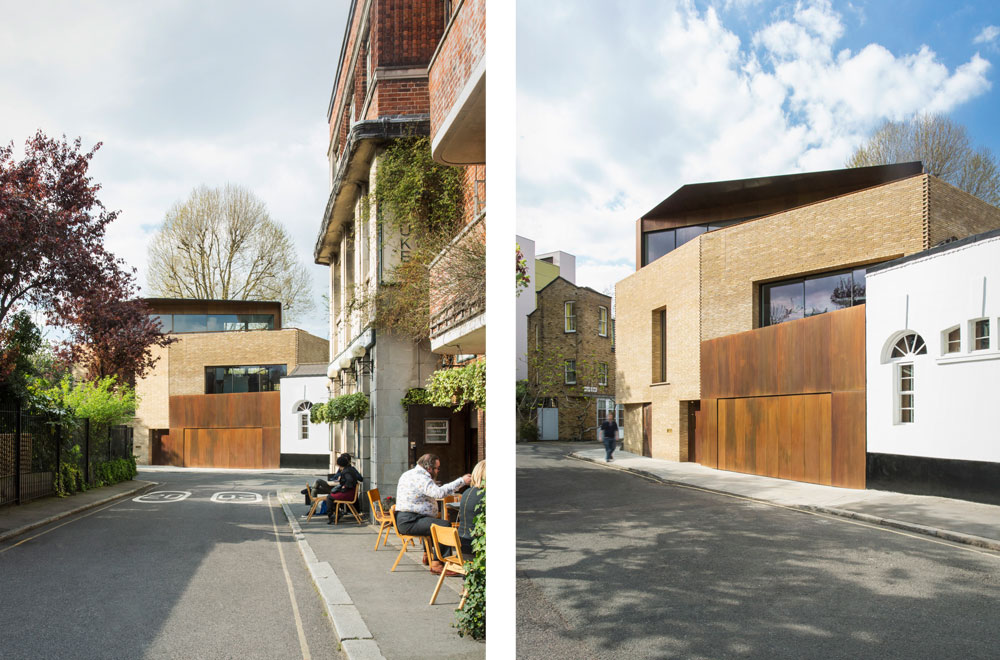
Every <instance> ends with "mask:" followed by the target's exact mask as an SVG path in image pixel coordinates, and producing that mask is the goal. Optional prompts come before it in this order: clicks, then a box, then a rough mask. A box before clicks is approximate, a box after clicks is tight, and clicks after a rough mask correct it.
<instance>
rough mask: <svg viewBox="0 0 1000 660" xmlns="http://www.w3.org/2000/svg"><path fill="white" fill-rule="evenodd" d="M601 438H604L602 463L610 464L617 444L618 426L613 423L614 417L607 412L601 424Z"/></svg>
mask: <svg viewBox="0 0 1000 660" xmlns="http://www.w3.org/2000/svg"><path fill="white" fill-rule="evenodd" d="M601 437H602V438H604V462H605V463H610V462H611V461H613V460H614V458H613V457H612V454H614V453H615V445H616V444H618V424H617V423H616V422H615V415H614V413H612V412H610V411H609V412H608V417H607V419H605V420H604V421H603V422H601Z"/></svg>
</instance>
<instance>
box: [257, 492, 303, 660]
mask: <svg viewBox="0 0 1000 660" xmlns="http://www.w3.org/2000/svg"><path fill="white" fill-rule="evenodd" d="M267 511H268V513H270V514H271V527H272V528H274V540H275V541H277V543H276V545H277V546H278V557H280V558H281V570H283V571H284V572H285V583H286V584H288V597H289V598H291V599H292V613H293V614H294V615H295V630H296V631H297V632H298V633H299V648H300V649H302V660H312V656H311V655H310V654H309V643H308V642H307V641H306V631H305V629H304V628H303V627H302V617H301V616H299V605H298V603H296V602H295V587H293V586H292V576H291V575H290V574H289V573H288V564H286V563H285V551H284V550H282V549H281V535H280V534H278V523H276V522H275V520H274V506H272V505H271V493H268V494H267Z"/></svg>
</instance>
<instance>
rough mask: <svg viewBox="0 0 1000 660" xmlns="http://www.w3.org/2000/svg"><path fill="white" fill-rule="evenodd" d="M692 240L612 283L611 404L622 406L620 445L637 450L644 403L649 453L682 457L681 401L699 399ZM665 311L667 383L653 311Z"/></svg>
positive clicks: (696, 261)
mask: <svg viewBox="0 0 1000 660" xmlns="http://www.w3.org/2000/svg"><path fill="white" fill-rule="evenodd" d="M699 257H700V253H699V245H698V241H697V240H695V241H690V242H688V243H685V244H684V245H682V246H681V247H679V248H677V249H676V250H674V251H673V252H671V253H670V254H669V255H667V256H666V257H663V258H662V259H658V260H656V261H654V262H653V263H651V264H649V265H648V266H646V267H645V268H643V269H642V270H640V271H638V272H637V273H635V274H634V275H631V276H630V277H627V278H626V279H624V280H622V281H621V282H619V283H618V285H617V286H616V287H615V296H616V297H615V301H616V305H615V317H616V318H615V334H616V341H617V348H616V352H615V357H616V358H617V361H618V367H617V371H618V373H617V383H618V386H617V391H616V394H617V396H616V400H617V401H618V403H624V404H626V407H625V434H624V435H625V448H626V449H627V450H628V451H631V452H635V453H637V454H641V453H642V405H641V404H642V403H652V404H653V407H652V416H653V438H652V440H653V441H652V443H651V450H652V455H653V457H654V458H663V459H667V460H674V461H679V460H685V459H686V458H687V424H686V417H685V415H683V414H681V403H680V402H681V401H693V400H696V399H698V398H700V397H699V381H700V377H701V374H700V366H699V365H700V363H699V360H698V350H699V346H700V338H699V336H700V330H699V324H700V316H699V311H700V296H701V293H700V288H699ZM660 308H665V309H666V313H667V381H666V382H665V383H654V381H655V380H658V377H659V374H658V373H657V372H656V371H655V370H654V364H655V365H657V366H658V365H659V355H658V354H654V352H653V350H652V347H653V346H654V345H658V344H659V339H658V337H657V333H656V327H655V326H656V324H655V323H654V315H653V312H654V310H657V309H660Z"/></svg>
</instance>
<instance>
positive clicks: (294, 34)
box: [0, 0, 349, 337]
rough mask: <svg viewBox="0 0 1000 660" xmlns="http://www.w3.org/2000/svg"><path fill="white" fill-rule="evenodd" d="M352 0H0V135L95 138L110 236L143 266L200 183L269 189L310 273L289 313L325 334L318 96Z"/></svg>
mask: <svg viewBox="0 0 1000 660" xmlns="http://www.w3.org/2000/svg"><path fill="white" fill-rule="evenodd" d="M348 8H349V1H348V0H332V1H331V0H327V1H325V2H320V1H319V0H300V1H298V2H288V3H277V2H259V1H250V2H236V1H235V0H228V1H224V2H223V1H220V2H211V3H208V2H193V1H171V2H148V3H139V2H128V3H126V2H107V1H102V0H88V1H87V2H76V3H74V2H54V1H51V0H36V1H35V2H32V3H26V2H11V1H9V0H0V15H2V16H3V20H2V21H0V142H2V143H3V144H8V143H10V142H13V143H14V145H15V147H17V148H19V149H20V148H21V147H22V146H23V144H24V141H25V140H26V139H27V138H28V137H29V136H31V135H33V134H34V133H35V131H37V130H39V129H41V130H42V131H44V132H45V133H46V134H48V135H50V136H61V135H66V136H67V137H68V138H70V139H74V138H77V137H80V138H82V140H83V146H84V148H85V149H88V150H89V148H90V147H92V146H93V145H94V144H96V143H97V142H102V143H103V146H102V147H101V149H100V151H98V153H97V155H96V156H95V157H94V160H93V161H92V165H91V170H90V174H91V176H92V177H93V178H94V180H95V181H97V182H98V183H100V184H101V185H102V190H101V192H100V194H99V197H100V199H101V201H102V202H103V203H104V205H105V206H106V207H107V208H109V209H113V210H114V209H117V210H120V211H121V215H120V216H119V217H118V219H117V220H116V221H115V222H114V223H112V225H111V226H110V227H109V229H108V234H107V241H106V245H107V247H108V248H109V249H110V250H111V251H112V252H114V253H115V254H116V255H118V256H119V257H122V258H123V259H125V261H126V262H127V263H128V264H129V265H130V266H132V267H134V268H136V269H137V271H138V276H137V280H138V283H139V284H140V286H142V288H143V291H141V292H140V295H145V289H146V286H145V285H146V261H147V255H146V249H147V245H148V243H149V241H150V240H151V239H152V237H153V235H154V234H155V232H156V230H157V228H158V226H159V225H161V224H162V222H163V219H164V215H165V214H166V212H167V210H168V209H169V208H170V207H171V206H172V205H173V204H174V203H176V202H179V201H182V200H184V199H185V198H187V196H188V195H189V194H190V192H191V191H192V190H193V189H194V188H195V187H196V186H199V185H208V186H211V187H216V186H222V185H224V184H226V183H234V184H240V185H243V186H246V187H247V188H249V189H250V190H252V191H253V192H254V193H255V194H256V195H257V196H259V197H260V198H261V199H263V200H264V202H265V203H266V205H267V207H268V210H269V211H270V213H271V216H272V217H273V218H275V219H276V220H277V221H278V222H280V223H281V224H283V225H284V226H285V228H286V229H287V230H288V232H289V234H290V236H291V237H292V239H293V241H294V243H295V246H296V248H297V250H298V253H299V256H300V259H301V260H302V262H303V263H304V264H305V265H306V268H307V269H308V271H309V272H310V273H311V274H312V275H313V278H314V281H315V296H314V297H315V309H314V311H313V312H312V313H311V314H310V315H309V316H308V317H306V318H303V319H301V320H300V321H299V322H298V323H296V324H295V325H296V326H297V327H301V328H304V329H306V330H309V331H310V332H313V333H314V334H317V335H319V336H322V337H327V335H328V323H329V322H328V314H327V312H326V311H325V310H324V308H323V304H322V300H321V298H320V296H321V295H322V294H324V293H325V292H326V291H327V278H328V272H329V270H328V268H327V267H326V266H319V265H315V264H314V263H313V256H312V254H313V247H314V245H315V243H316V237H317V235H318V233H319V228H320V223H321V220H322V215H323V210H324V208H325V206H326V201H327V198H328V196H329V177H330V175H329V166H328V164H327V159H326V150H327V147H328V138H327V136H328V129H327V121H326V110H327V106H328V104H329V100H330V94H331V91H332V89H333V83H334V75H335V73H336V69H337V59H338V57H339V56H340V47H341V43H342V41H343V37H344V27H345V22H346V20H347V11H348Z"/></svg>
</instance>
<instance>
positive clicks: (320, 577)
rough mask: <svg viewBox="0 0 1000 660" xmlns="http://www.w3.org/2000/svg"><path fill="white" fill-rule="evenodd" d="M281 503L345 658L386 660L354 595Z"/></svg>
mask: <svg viewBox="0 0 1000 660" xmlns="http://www.w3.org/2000/svg"><path fill="white" fill-rule="evenodd" d="M278 500H279V501H280V502H281V509H282V511H284V512H285V517H286V518H287V519H288V525H289V527H291V529H292V534H293V535H294V536H295V539H296V541H297V544H298V546H299V551H300V552H301V553H302V558H303V559H304V560H305V562H306V568H307V569H309V575H310V576H311V577H312V581H313V584H314V585H316V589H317V590H318V591H319V594H320V598H321V600H322V601H323V607H324V609H326V613H327V615H328V617H329V620H330V625H331V626H332V627H333V633H334V634H335V635H336V636H337V639H338V640H339V641H340V644H341V647H342V648H343V650H344V654H345V655H346V656H347V657H348V658H349V660H385V658H384V656H383V655H382V651H381V650H380V649H379V647H378V644H377V643H376V642H375V640H374V639H373V638H372V634H371V631H370V630H369V629H368V625H367V624H366V623H365V621H364V619H363V618H362V617H361V613H360V612H358V608H357V607H355V606H354V602H353V601H352V600H351V597H350V594H348V593H347V590H346V589H344V585H343V584H342V583H341V581H340V578H338V577H337V574H336V572H335V571H334V570H333V568H332V567H331V566H330V564H329V563H328V562H320V561H317V558H316V553H315V552H313V549H312V548H311V547H310V546H309V542H308V541H307V540H306V538H305V535H304V534H303V533H302V527H301V526H300V525H299V521H298V520H297V518H296V516H295V514H294V513H292V510H291V509H290V508H289V506H288V502H287V501H286V500H287V498H286V497H284V496H283V495H282V494H279V497H278Z"/></svg>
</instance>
